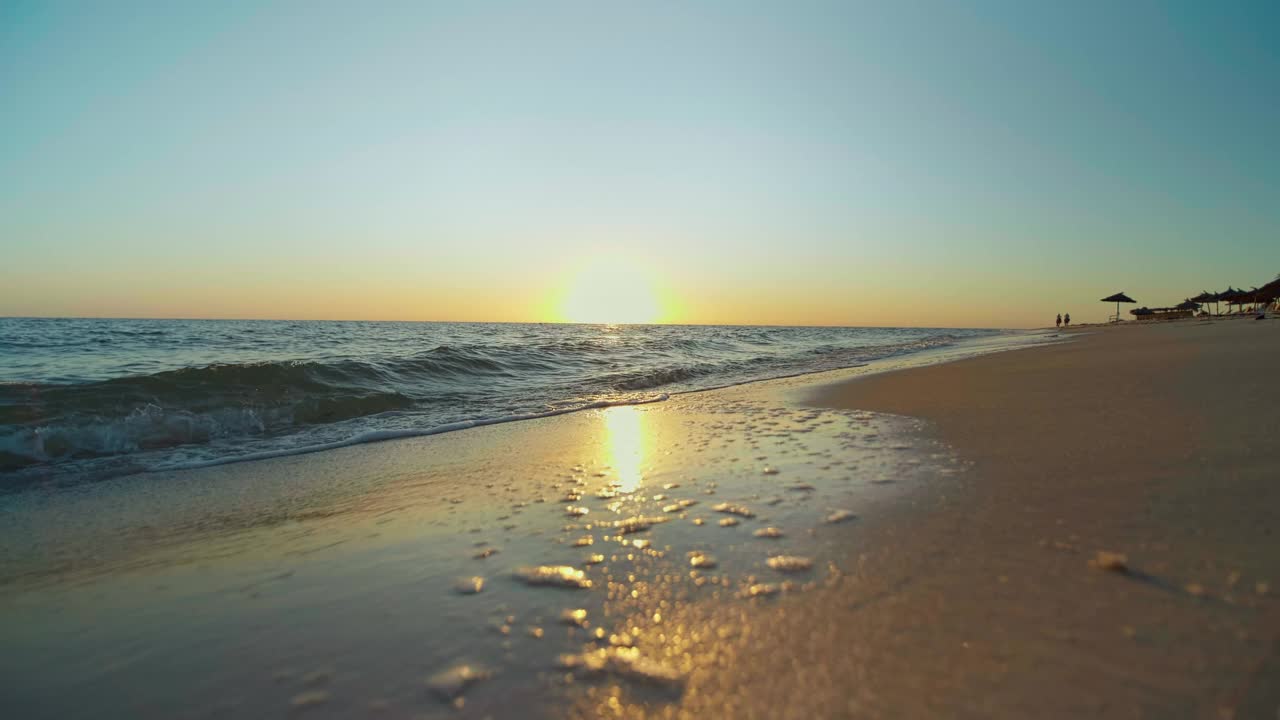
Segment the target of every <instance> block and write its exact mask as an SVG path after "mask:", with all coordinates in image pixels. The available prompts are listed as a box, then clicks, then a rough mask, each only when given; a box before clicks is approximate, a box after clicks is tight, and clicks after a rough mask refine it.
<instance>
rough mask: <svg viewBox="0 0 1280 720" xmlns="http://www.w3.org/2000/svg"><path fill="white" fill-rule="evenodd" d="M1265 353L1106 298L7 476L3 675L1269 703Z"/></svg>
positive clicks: (320, 694) (439, 706) (182, 701)
mask: <svg viewBox="0 0 1280 720" xmlns="http://www.w3.org/2000/svg"><path fill="white" fill-rule="evenodd" d="M1278 349H1280V323H1271V322H1269V321H1268V322H1261V323H1256V324H1255V323H1253V322H1251V321H1223V322H1214V323H1204V324H1200V323H1182V324H1170V325H1164V326H1158V327H1148V328H1140V327H1124V328H1116V329H1109V330H1105V331H1098V332H1092V333H1090V334H1087V335H1081V336H1079V337H1078V338H1076V339H1075V340H1074V341H1073V342H1071V343H1069V344H1065V345H1057V346H1052V347H1045V348H1036V349H1029V350H1021V351H1018V352H1013V353H1004V354H997V355H990V356H986V357H982V358H977V359H972V360H964V361H960V362H955V363H950V364H946V365H937V366H933V367H926V368H921V369H914V370H906V371H902V372H895V373H888V374H883V375H875V376H870V377H861V378H860V379H856V380H853V381H850V382H845V383H844V384H837V385H822V383H830V382H831V380H832V378H840V377H845V378H847V377H848V376H849V375H851V374H852V375H859V374H861V373H860V372H855V373H836V374H828V375H826V376H815V377H808V378H795V379H789V380H784V381H775V382H770V383H762V384H758V385H753V386H747V387H742V388H732V389H727V390H721V391H715V392H710V393H701V394H695V395H688V396H682V397H679V398H675V399H673V400H672V401H671V402H668V403H661V404H658V405H653V406H646V407H643V408H616V409H612V410H605V411H591V412H584V413H578V414H574V415H570V416H564V417H558V418H548V419H546V420H538V421H531V422H527V423H517V424H514V425H510V426H496V427H486V428H479V429H476V430H471V431H466V432H460V433H454V434H450V435H444V436H436V437H430V438H422V439H417V440H407V441H398V442H390V443H383V444H378V445H369V446H362V447H353V448H347V449H344V450H338V451H333V452H327V453H321V454H318V455H313V456H304V457H297V458H283V459H278V460H271V461H264V462H256V463H245V464H242V465H233V466H228V467H224V468H211V469H205V470H198V471H188V472H182V473H170V474H156V475H152V476H143V477H135V478H125V479H121V480H120V481H114V482H111V483H105V484H102V485H100V486H95V487H92V488H86V489H81V490H78V491H75V492H58V493H52V494H49V495H40V494H32V495H27V496H23V497H22V498H20V499H14V498H8V499H7V502H6V503H5V504H4V507H3V510H4V511H5V520H6V522H5V523H4V524H3V525H0V549H3V550H4V553H3V554H0V618H3V621H0V646H3V647H4V648H5V652H4V653H3V654H0V675H2V676H3V677H5V678H6V680H5V682H4V684H3V685H0V706H3V707H6V708H12V709H13V710H14V711H15V712H16V713H17V715H16V716H21V717H98V716H103V715H114V716H129V717H193V718H209V717H292V716H295V715H303V714H305V716H306V717H308V718H324V717H366V716H368V717H385V716H389V717H564V716H573V717H602V716H606V717H748V718H750V717H760V718H776V717H846V716H848V717H1077V716H1100V717H1213V718H1221V717H1230V716H1234V717H1241V718H1245V717H1274V716H1275V713H1276V702H1277V689H1278V684H1277V683H1278V680H1277V678H1278V675H1277V667H1276V665H1277V654H1276V642H1277V638H1278V637H1280V614H1278V613H1280V607H1278V606H1277V604H1276V602H1275V600H1274V596H1273V594H1272V590H1271V587H1272V585H1274V584H1275V583H1277V582H1280V567H1278V566H1280V552H1278V550H1280V545H1278V544H1277V542H1276V539H1275V537H1274V535H1273V528H1276V527H1277V524H1276V520H1277V515H1278V514H1280V502H1277V501H1280V497H1278V496H1280V490H1277V489H1276V486H1275V480H1276V478H1277V474H1278V473H1277V469H1280V458H1277V455H1276V453H1277V446H1276V442H1275V439H1276V435H1277V432H1280V422H1278V417H1280V416H1278V414H1277V409H1276V408H1277V404H1276V399H1277V398H1276V393H1277V383H1276V382H1275V377H1274V372H1273V371H1272V372H1271V374H1268V371H1269V370H1270V367H1269V366H1270V365H1272V364H1274V360H1272V358H1274V357H1276V351H1277V350H1278ZM815 388H816V389H815ZM805 401H807V402H809V403H810V407H805V406H804V405H803V404H801V403H802V402H805ZM842 408H858V410H850V409H842ZM864 408H865V409H868V410H874V411H879V412H884V413H893V414H895V415H906V416H909V418H921V419H923V422H922V421H921V420H915V419H909V418H898V417H894V416H892V415H881V414H873V413H868V412H865V411H863V410H862V409H864ZM681 501H684V503H686V504H685V505H684V506H681ZM695 503H696V504H695ZM720 503H724V505H723V506H720ZM570 508H582V509H583V510H585V511H586V513H585V514H582V512H581V511H578V510H570ZM722 521H727V522H726V523H725V524H724V525H722V524H721V522H722ZM770 527H774V528H779V532H777V533H768V532H763V533H761V534H760V535H757V534H756V532H757V531H761V530H765V529H766V528H770ZM770 535H780V537H771V536H770ZM492 550H496V552H491V551H492ZM1099 551H1105V552H1110V553H1117V554H1122V555H1124V558H1123V561H1121V560H1120V559H1119V558H1117V557H1115V556H1107V557H1104V558H1103V564H1106V565H1110V566H1111V567H1112V568H1113V569H1111V570H1106V569H1101V568H1098V567H1093V566H1091V561H1092V560H1095V559H1097V558H1096V556H1097V553H1098V552H1099ZM593 556H598V558H597V557H593ZM779 557H781V558H785V559H772V558H779ZM1121 563H1123V565H1124V567H1125V568H1127V570H1125V571H1123V572H1121V571H1118V569H1117V568H1118V567H1119V565H1120V564H1121ZM537 566H549V567H550V568H556V567H559V566H564V567H567V568H569V569H567V570H543V571H536V570H530V569H529V568H531V567H534V568H536V567H537ZM477 578H479V580H478V581H477ZM548 585H550V586H548ZM588 585H589V587H588ZM477 590H479V592H476V591H477ZM574 610H582V611H584V612H582V613H580V614H579V613H574V612H567V613H566V611H574Z"/></svg>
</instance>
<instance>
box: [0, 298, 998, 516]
mask: <svg viewBox="0 0 1280 720" xmlns="http://www.w3.org/2000/svg"><path fill="white" fill-rule="evenodd" d="M998 335H999V333H998V332H997V331H993V330H953V329H952V330H932V329H921V328H799V327H736V326H735V327H715V326H644V325H622V326H601V325H556V324H545V325H537V324H484V323H390V322H285V321H223V320H95V319H22V318H0V492H3V491H5V490H12V489H15V488H21V487H23V486H26V485H30V484H33V483H41V484H74V483H78V482H83V481H85V480H98V479H102V478H105V477H111V476H115V475H121V474H129V473H136V472H140V471H145V470H155V469H172V468H179V467H191V466H198V465H204V464H210V463H218V462H225V461H229V460H235V459H243V458H248V457H262V456H264V455H271V454H285V453H290V452H302V451H308V450H315V449H319V448H323V447H336V446H340V445H343V444H352V443H360V442H368V441H373V440H381V439H387V438H389V437H403V436H411V435H416V434H425V433H430V432H438V431H448V430H453V429H461V428H466V427H471V426H473V425H476V424H484V423H489V422H497V421H506V420H512V419H520V418H526V417H531V416H537V415H541V414H546V413H553V412H561V411H566V410H574V409H578V408H584V407H591V406H593V405H597V406H598V405H605V404H616V403H634V402H643V401H652V400H659V399H663V398H665V397H666V396H667V395H668V394H671V393H678V392H685V391H690V390H699V389H705V388H709V387H717V386H724V385H731V384H736V383H742V382H748V381H753V380H760V379H762V378H770V377H778V376H784V375H791V374H797V373H810V372H816V371H822V370H830V369H833V368H841V367H850V366H858V365H862V364H865V363H867V362H870V361H873V360H876V359H881V358H885V357H893V356H900V355H904V354H911V353H918V352H921V351H927V350H936V349H938V348H945V347H949V346H954V345H956V344H957V343H964V342H969V341H974V340H982V339H989V338H993V337H997V336H998Z"/></svg>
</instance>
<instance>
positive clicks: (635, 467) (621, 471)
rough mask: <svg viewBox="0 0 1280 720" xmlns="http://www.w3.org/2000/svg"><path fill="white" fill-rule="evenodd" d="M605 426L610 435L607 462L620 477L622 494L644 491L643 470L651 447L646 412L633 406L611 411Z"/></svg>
mask: <svg viewBox="0 0 1280 720" xmlns="http://www.w3.org/2000/svg"><path fill="white" fill-rule="evenodd" d="M604 426H605V430H606V431H607V432H608V436H609V437H608V443H607V451H608V457H607V458H606V461H607V463H608V464H609V465H610V466H611V467H612V468H613V470H614V472H616V473H617V474H618V491H619V492H622V493H633V492H635V491H636V490H639V489H640V483H641V481H642V475H641V468H642V466H643V465H644V460H645V453H646V452H647V451H648V449H649V447H650V444H651V443H650V442H649V439H648V437H647V434H646V426H645V415H644V411H643V410H641V409H640V408H637V407H634V406H629V405H623V406H619V407H612V408H608V409H607V410H605V411H604Z"/></svg>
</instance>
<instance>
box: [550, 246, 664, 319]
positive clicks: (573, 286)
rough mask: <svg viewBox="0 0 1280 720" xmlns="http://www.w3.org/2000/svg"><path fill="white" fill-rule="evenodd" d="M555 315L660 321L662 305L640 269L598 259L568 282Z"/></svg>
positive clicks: (650, 283) (610, 260) (571, 317)
mask: <svg viewBox="0 0 1280 720" xmlns="http://www.w3.org/2000/svg"><path fill="white" fill-rule="evenodd" d="M555 315H556V316H557V317H558V318H559V319H560V320H561V321H562V322H572V323H600V324H631V323H637V324H643V323H656V322H661V321H662V319H663V315H664V308H663V303H662V301H661V297H660V293H659V292H658V290H657V288H656V287H655V285H654V283H653V281H652V280H651V279H650V278H649V277H648V276H647V275H646V274H645V272H644V270H643V269H642V268H640V267H639V266H638V265H636V264H635V263H630V262H626V261H623V260H618V259H613V258H607V259H605V258H602V259H598V260H595V261H593V262H590V263H588V264H587V265H586V266H584V267H583V268H582V269H581V270H579V271H578V272H577V274H576V275H574V277H573V278H572V279H571V280H570V281H569V283H568V285H567V287H566V288H565V290H564V292H563V294H562V295H561V296H560V300H559V303H558V307H557V308H556V311H555Z"/></svg>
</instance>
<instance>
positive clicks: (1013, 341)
mask: <svg viewBox="0 0 1280 720" xmlns="http://www.w3.org/2000/svg"><path fill="white" fill-rule="evenodd" d="M927 329H931V330H932V329H934V328H927ZM964 330H974V331H986V329H983V328H973V329H967V328H966V329H964ZM992 332H993V334H992V335H989V336H983V337H976V338H965V339H960V340H958V341H956V342H954V343H953V344H950V345H942V346H939V347H930V348H926V349H923V350H910V351H906V352H900V353H892V354H889V355H887V356H883V357H877V358H874V359H871V360H867V361H862V362H859V363H857V364H854V365H848V366H843V367H835V368H825V369H815V370H804V371H801V372H795V373H786V374H782V375H774V376H769V377H760V378H754V379H748V380H740V381H734V382H728V383H725V384H720V385H711V386H708V387H700V388H694V389H690V390H675V391H669V392H660V391H659V390H660V389H661V386H659V387H658V388H652V389H651V390H653V392H652V393H651V394H650V395H643V393H645V392H646V391H645V390H638V391H635V392H634V393H632V396H628V397H618V398H604V399H598V400H594V401H591V402H587V403H585V404H582V405H578V406H573V407H562V408H550V409H545V410H539V411H533V412H522V413H516V414H511V415H500V416H495V417H478V418H469V419H463V420H458V421H454V422H448V423H443V424H439V425H429V426H426V427H420V428H395V429H383V430H362V431H359V432H356V433H355V434H354V435H351V436H349V437H345V438H341V439H337V440H330V441H326V442H320V443H315V444H308V445H300V446H294V447H284V448H274V449H265V450H256V451H252V452H248V453H244V454H240V455H227V456H222V457H214V458H206V459H197V460H185V461H178V462H171V463H167V464H166V463H163V462H162V463H160V464H157V465H154V466H152V467H139V468H135V469H129V470H123V471H114V472H109V473H108V474H105V475H103V474H100V473H97V472H90V473H89V476H91V479H87V480H86V479H75V480H73V481H70V482H67V481H63V480H60V479H50V478H52V477H55V476H54V475H52V473H56V472H57V471H59V470H61V468H59V467H57V466H56V465H55V466H39V465H33V466H30V467H26V468H19V469H17V470H14V471H12V475H13V478H21V480H20V481H19V482H17V483H16V484H15V485H13V486H12V487H10V486H8V485H6V486H5V487H4V488H2V489H0V496H3V495H5V494H10V493H20V492H24V491H26V490H28V489H30V488H31V487H32V486H40V485H44V484H47V486H48V488H49V489H52V490H53V491H55V492H56V491H59V490H62V489H66V488H72V487H77V486H82V485H85V484H92V483H98V482H104V481H113V480H116V479H118V478H127V477H131V476H138V475H146V474H148V473H172V472H182V471H186V470H198V469H203V468H210V467H218V466H222V465H232V464H238V463H246V462H257V461H262V460H271V459H276V458H284V457H292V456H298V455H308V454H313V453H322V452H328V451H331V450H337V449H341V448H346V447H352V446H357V445H365V444H373V443H381V442H386V441H390V440H404V439H413V438H421V437H429V436H433V435H443V434H447V433H452V432H458V431H461V430H469V429H473V428H478V427H486V426H490V425H502V424H507V423H513V422H525V421H529V420H538V419H542V418H548V417H555V416H559V415H567V414H572V413H576V412H585V411H590V410H597V409H601V408H607V407H623V406H633V405H646V404H650V403H660V402H666V401H668V400H670V399H671V398H672V397H681V396H688V395H696V394H699V393H707V392H715V391H719V390H725V389H731V388H737V387H744V386H752V385H758V384H768V383H773V382H777V381H785V380H792V379H801V380H803V381H808V382H824V381H826V380H827V379H828V378H829V377H832V376H842V375H854V374H857V375H861V374H865V373H876V372H887V371H892V370H895V369H899V368H902V367H916V366H921V365H929V364H934V363H936V362H948V361H950V360H951V359H953V358H955V357H970V356H977V355H981V354H986V353H988V352H1002V351H1005V350H1013V349H1021V348H1022V347H1025V346H1027V345H1035V344H1038V343H1039V342H1048V341H1050V339H1052V338H1055V337H1058V335H1059V333H1056V332H1055V333H1051V332H1050V331H1048V330H994V331H992ZM875 347H876V346H869V348H868V349H874V348H875ZM939 358H941V359H939ZM180 447H181V446H177V447H176V448H169V450H174V449H178V448H180ZM124 457H127V456H124ZM27 474H30V475H34V476H36V477H35V478H25V475H27ZM41 476H47V477H43V478H42V477H41Z"/></svg>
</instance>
